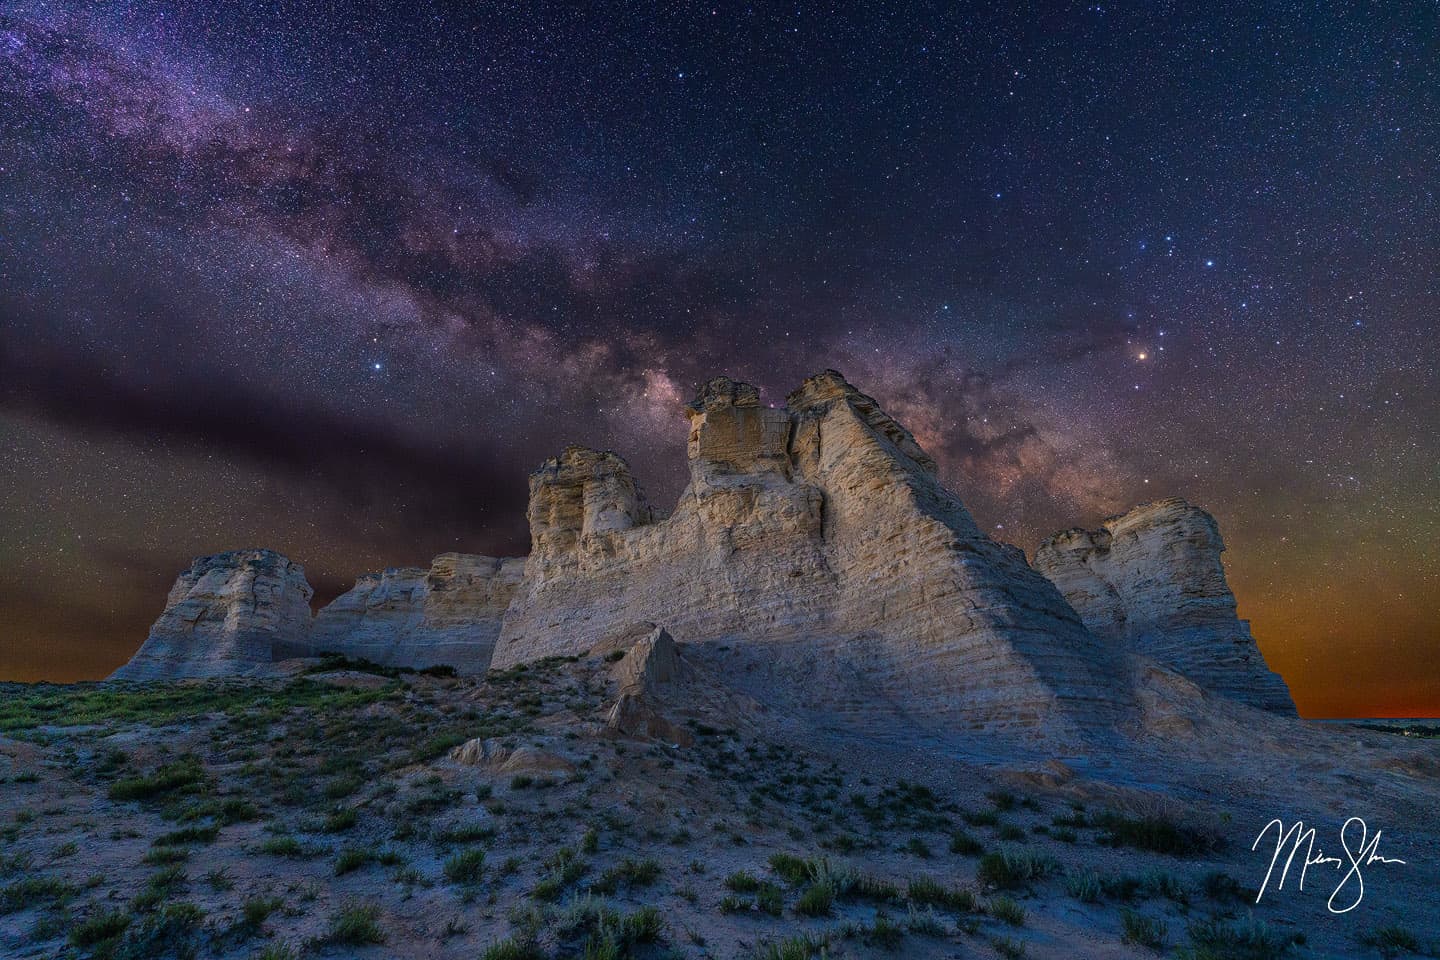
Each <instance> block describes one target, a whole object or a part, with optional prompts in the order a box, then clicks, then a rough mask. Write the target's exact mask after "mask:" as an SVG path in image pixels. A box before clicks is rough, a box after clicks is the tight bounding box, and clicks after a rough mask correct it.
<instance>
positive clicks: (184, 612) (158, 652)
mask: <svg viewBox="0 0 1440 960" xmlns="http://www.w3.org/2000/svg"><path fill="white" fill-rule="evenodd" d="M312 595H313V591H312V590H311V589H310V584H309V583H307V582H306V580H305V568H304V567H302V566H301V565H300V564H298V563H295V562H293V561H292V560H289V559H287V558H286V557H284V556H282V555H281V554H278V553H276V552H275V551H273V550H232V551H230V552H228V553H217V554H215V555H214V556H209V557H199V558H197V559H196V560H195V561H194V562H193V563H191V564H190V568H189V569H188V570H186V571H185V572H184V573H182V574H180V576H179V578H178V579H176V581H175V585H174V586H173V587H171V588H170V596H169V597H168V598H167V599H166V602H165V611H164V612H163V613H162V614H161V615H160V619H158V620H156V621H155V625H154V626H152V627H151V628H150V636H149V637H148V638H147V639H146V640H145V643H144V644H143V645H142V646H141V647H140V650H139V651H138V652H137V653H136V654H135V656H133V657H131V658H130V662H129V663H127V664H125V666H123V667H121V668H120V669H119V670H116V671H115V672H114V673H113V674H111V679H112V680H154V679H177V678H182V677H222V676H256V675H266V674H269V673H272V672H274V668H273V664H274V662H275V661H276V660H280V659H283V658H284V657H286V656H294V655H295V654H296V653H297V652H300V651H303V650H304V649H305V648H306V646H307V638H308V634H309V630H310V597H311V596H312Z"/></svg>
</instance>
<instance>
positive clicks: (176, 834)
mask: <svg viewBox="0 0 1440 960" xmlns="http://www.w3.org/2000/svg"><path fill="white" fill-rule="evenodd" d="M219 834H220V828H219V827H217V826H209V827H185V828H183V829H180V830H172V831H170V832H169V833H162V834H160V836H158V837H156V838H155V839H154V840H152V841H151V842H150V845H151V846H153V847H174V846H179V845H181V844H185V843H213V842H214V840H215V838H216V837H217V836H218V835H219Z"/></svg>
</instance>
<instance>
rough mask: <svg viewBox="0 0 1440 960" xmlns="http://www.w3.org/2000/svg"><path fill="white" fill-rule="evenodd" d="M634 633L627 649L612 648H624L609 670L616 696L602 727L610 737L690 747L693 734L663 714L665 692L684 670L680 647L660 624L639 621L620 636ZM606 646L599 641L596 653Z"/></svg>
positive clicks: (628, 636) (617, 649) (692, 741)
mask: <svg viewBox="0 0 1440 960" xmlns="http://www.w3.org/2000/svg"><path fill="white" fill-rule="evenodd" d="M637 635H638V636H639V639H638V640H634V641H633V642H632V643H630V644H629V647H628V649H626V648H625V647H624V646H618V645H616V646H614V647H613V649H614V650H615V651H616V652H618V651H620V650H624V651H625V655H624V656H622V657H621V658H620V659H619V660H618V661H617V662H616V663H615V665H614V667H613V668H612V670H611V673H612V674H613V675H614V678H615V680H616V682H617V684H618V686H619V688H620V696H619V697H618V698H617V699H616V701H615V703H614V704H612V705H611V707H610V710H609V712H608V713H607V714H606V717H605V729H606V731H607V732H608V733H609V734H610V735H612V736H625V737H640V738H646V739H652V740H663V741H665V742H666V743H673V744H679V745H681V746H690V745H691V744H693V743H694V742H695V738H694V736H692V735H691V733H690V731H688V730H686V729H685V728H684V727H681V726H680V725H678V724H676V723H674V722H672V721H671V720H670V719H669V718H668V717H666V716H665V713H664V699H665V695H666V693H667V692H668V690H669V688H671V687H673V686H674V684H675V683H676V681H678V680H679V679H680V678H681V676H682V674H683V673H684V672H685V664H684V661H683V660H681V658H680V650H679V649H678V648H677V647H676V646H675V640H674V638H673V637H671V636H670V634H669V633H667V632H666V631H665V628H664V627H657V626H655V624H653V623H649V622H648V621H642V622H641V623H639V624H637V625H636V626H635V627H634V628H631V629H629V630H626V631H624V632H623V633H622V635H621V636H622V637H626V638H628V639H633V638H634V637H636V636H637ZM606 646H607V644H605V643H602V644H601V646H600V647H599V648H597V650H596V652H604V650H605V647H606Z"/></svg>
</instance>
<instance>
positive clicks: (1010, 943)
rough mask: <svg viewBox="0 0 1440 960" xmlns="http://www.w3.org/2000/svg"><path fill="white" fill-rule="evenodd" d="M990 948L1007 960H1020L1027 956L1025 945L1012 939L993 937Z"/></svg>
mask: <svg viewBox="0 0 1440 960" xmlns="http://www.w3.org/2000/svg"><path fill="white" fill-rule="evenodd" d="M990 946H992V947H994V948H995V952H996V953H998V954H1000V956H1002V957H1004V958H1005V960H1020V958H1021V957H1024V956H1025V944H1023V943H1021V942H1020V941H1019V940H1014V939H1011V938H1010V937H991V938H990Z"/></svg>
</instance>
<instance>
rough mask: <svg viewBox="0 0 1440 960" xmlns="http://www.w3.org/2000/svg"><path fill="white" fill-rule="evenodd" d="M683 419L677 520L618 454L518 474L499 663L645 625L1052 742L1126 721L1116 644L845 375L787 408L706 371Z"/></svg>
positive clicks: (819, 693) (577, 647)
mask: <svg viewBox="0 0 1440 960" xmlns="http://www.w3.org/2000/svg"><path fill="white" fill-rule="evenodd" d="M685 412H686V415H687V417H688V418H689V440H688V444H687V451H688V459H689V467H690V483H689V485H688V486H687V487H686V489H685V491H684V492H683V493H682V494H681V496H680V500H679V503H678V504H677V506H676V509H675V511H674V513H673V514H672V515H670V516H669V517H668V518H665V519H658V518H657V517H656V516H655V514H654V513H653V512H652V511H651V510H650V508H649V507H648V506H647V505H646V504H645V502H644V499H643V497H642V496H641V495H640V493H639V488H638V486H637V485H636V483H635V481H634V479H633V477H632V476H631V474H630V470H629V467H628V465H627V464H626V463H625V461H624V460H623V459H621V458H620V457H618V456H617V455H615V454H613V453H602V452H598V451H593V450H587V449H584V448H580V447H570V448H568V449H566V450H565V451H564V452H563V453H562V454H561V455H560V456H559V457H557V458H555V459H552V460H549V461H547V462H546V463H545V464H544V465H543V466H542V467H541V469H540V470H539V471H537V472H536V473H535V474H534V475H533V476H532V477H531V482H530V509H529V517H530V522H531V543H532V550H531V554H530V556H529V557H528V558H527V560H526V565H525V575H524V579H523V581H522V582H521V584H520V586H519V588H518V589H517V590H516V593H515V597H514V600H513V601H512V603H511V607H510V609H509V611H508V612H507V614H506V617H505V621H504V624H503V626H502V629H501V634H500V638H499V640H498V642H497V644H496V649H495V657H494V662H493V666H495V667H497V668H503V667H507V666H511V665H513V664H516V663H521V662H524V661H527V660H534V659H538V658H541V657H545V656H550V655H556V654H575V653H579V652H581V651H584V650H587V649H592V648H594V647H595V646H596V644H597V643H598V642H599V641H600V640H601V639H603V638H604V637H606V636H607V635H608V634H610V633H611V632H613V631H614V630H615V629H616V627H617V626H618V625H621V624H628V623H631V622H634V621H636V620H651V621H656V622H664V623H665V624H666V625H667V627H668V628H669V629H670V630H671V631H672V632H673V633H674V634H675V636H677V637H680V638H682V639H683V640H685V641H686V642H687V643H689V642H701V641H712V642H722V643H723V642H728V641H743V642H745V643H747V644H749V643H754V644H766V645H767V646H766V648H765V649H766V651H767V657H768V659H769V661H770V663H771V665H773V666H774V667H775V668H776V669H781V668H782V667H781V662H782V661H784V662H786V663H788V664H789V665H790V667H784V669H790V668H792V667H794V668H798V669H807V668H809V669H813V668H814V666H815V665H816V664H817V662H820V661H830V662H832V663H833V662H839V663H842V664H844V665H845V669H846V670H848V671H850V672H852V673H854V674H857V675H862V676H863V677H864V678H865V679H866V682H867V683H868V684H870V685H871V686H872V687H874V688H876V689H878V690H881V691H883V692H884V694H885V695H886V696H888V697H893V698H896V699H897V700H900V701H903V702H904V704H905V705H906V709H907V710H908V711H910V712H911V713H912V714H913V715H915V716H916V717H922V718H927V719H928V720H932V721H939V722H941V723H943V724H944V725H946V726H953V725H956V724H958V725H962V726H966V727H985V728H990V729H996V730H1001V729H1011V730H1016V731H1039V730H1041V729H1042V728H1043V729H1044V731H1045V732H1046V733H1057V732H1063V731H1064V730H1069V729H1076V730H1078V729H1088V728H1094V727H1101V726H1106V725H1109V724H1112V723H1113V722H1115V721H1116V720H1117V719H1118V718H1119V717H1120V716H1121V715H1122V713H1123V712H1124V710H1125V705H1126V700H1127V694H1126V691H1125V690H1124V689H1123V687H1122V685H1121V683H1120V682H1119V681H1118V680H1117V679H1116V676H1117V674H1118V673H1119V671H1117V670H1115V669H1113V668H1112V665H1111V664H1110V663H1109V662H1108V661H1109V658H1110V657H1111V652H1110V651H1109V649H1107V647H1105V646H1104V645H1101V644H1099V643H1098V642H1096V640H1095V639H1094V638H1093V637H1092V636H1091V634H1090V633H1089V632H1088V631H1087V630H1086V629H1085V628H1084V627H1083V625H1082V624H1081V623H1080V621H1079V618H1078V617H1077V616H1076V615H1075V613H1074V611H1073V610H1071V609H1070V607H1069V605H1068V604H1066V603H1065V601H1064V600H1063V599H1062V598H1061V596H1060V594H1059V592H1058V591H1057V590H1056V589H1055V587H1054V585H1052V584H1051V583H1050V582H1049V581H1048V580H1046V579H1045V578H1044V577H1042V576H1040V575H1039V574H1037V573H1035V572H1034V571H1033V570H1031V569H1030V567H1029V566H1028V565H1027V564H1026V563H1025V560H1024V557H1023V555H1022V554H1020V553H1019V551H1016V550H1014V549H1013V548H1008V547H1005V546H1002V545H1000V544H997V543H995V542H994V541H992V540H990V539H989V538H988V537H986V536H985V535H984V534H983V533H981V532H980V530H979V529H978V527H977V526H976V525H975V522H974V521H973V520H972V519H971V518H970V515H969V514H968V513H967V512H966V510H965V508H964V506H963V505H962V504H961V503H960V501H959V499H958V498H957V497H956V496H955V495H954V494H953V493H951V492H950V491H948V490H945V489H944V487H942V486H941V485H940V483H939V481H938V480H937V479H936V477H935V472H934V471H935V464H934V461H933V460H931V459H930V457H928V456H927V455H926V454H925V453H924V451H923V450H922V449H921V448H920V446H919V444H918V443H916V442H915V439H914V437H913V436H912V435H911V434H910V432H909V431H908V430H906V429H905V428H904V427H903V426H901V425H900V424H899V423H897V422H896V421H894V420H893V419H892V418H891V417H889V416H888V415H887V414H886V413H885V412H884V411H883V410H881V409H880V406H879V404H877V403H876V402H875V401H874V400H873V399H872V398H870V397H867V396H866V395H864V394H862V393H861V392H860V391H858V390H856V389H855V388H854V387H853V386H851V385H850V384H849V383H848V382H846V381H845V379H844V377H842V376H841V375H840V374H838V373H835V372H834V371H826V372H825V373H823V374H820V375H818V376H816V377H811V378H809V379H808V380H806V381H805V383H804V384H803V385H802V386H801V387H800V389H798V390H796V391H795V392H794V393H792V394H791V395H790V397H789V399H788V402H787V405H786V406H785V407H784V408H772V407H768V406H764V405H762V404H761V402H760V398H759V393H758V391H756V390H755V388H754V387H752V386H749V385H748V384H743V383H737V382H735V381H732V380H729V379H727V378H723V377H721V378H716V379H714V380H711V381H709V382H708V383H706V384H705V385H704V386H703V387H702V388H701V390H700V393H699V395H698V396H697V397H696V399H695V401H694V402H692V403H691V404H689V405H688V406H687V408H686V410H685ZM834 693H835V691H826V690H821V689H801V690H798V691H796V695H797V696H802V697H813V698H814V699H815V700H816V702H817V703H820V702H822V701H825V700H827V699H828V698H829V697H831V696H832V695H834ZM855 707H856V709H858V710H861V711H863V710H864V709H866V705H865V700H864V699H863V698H856V701H855Z"/></svg>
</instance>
